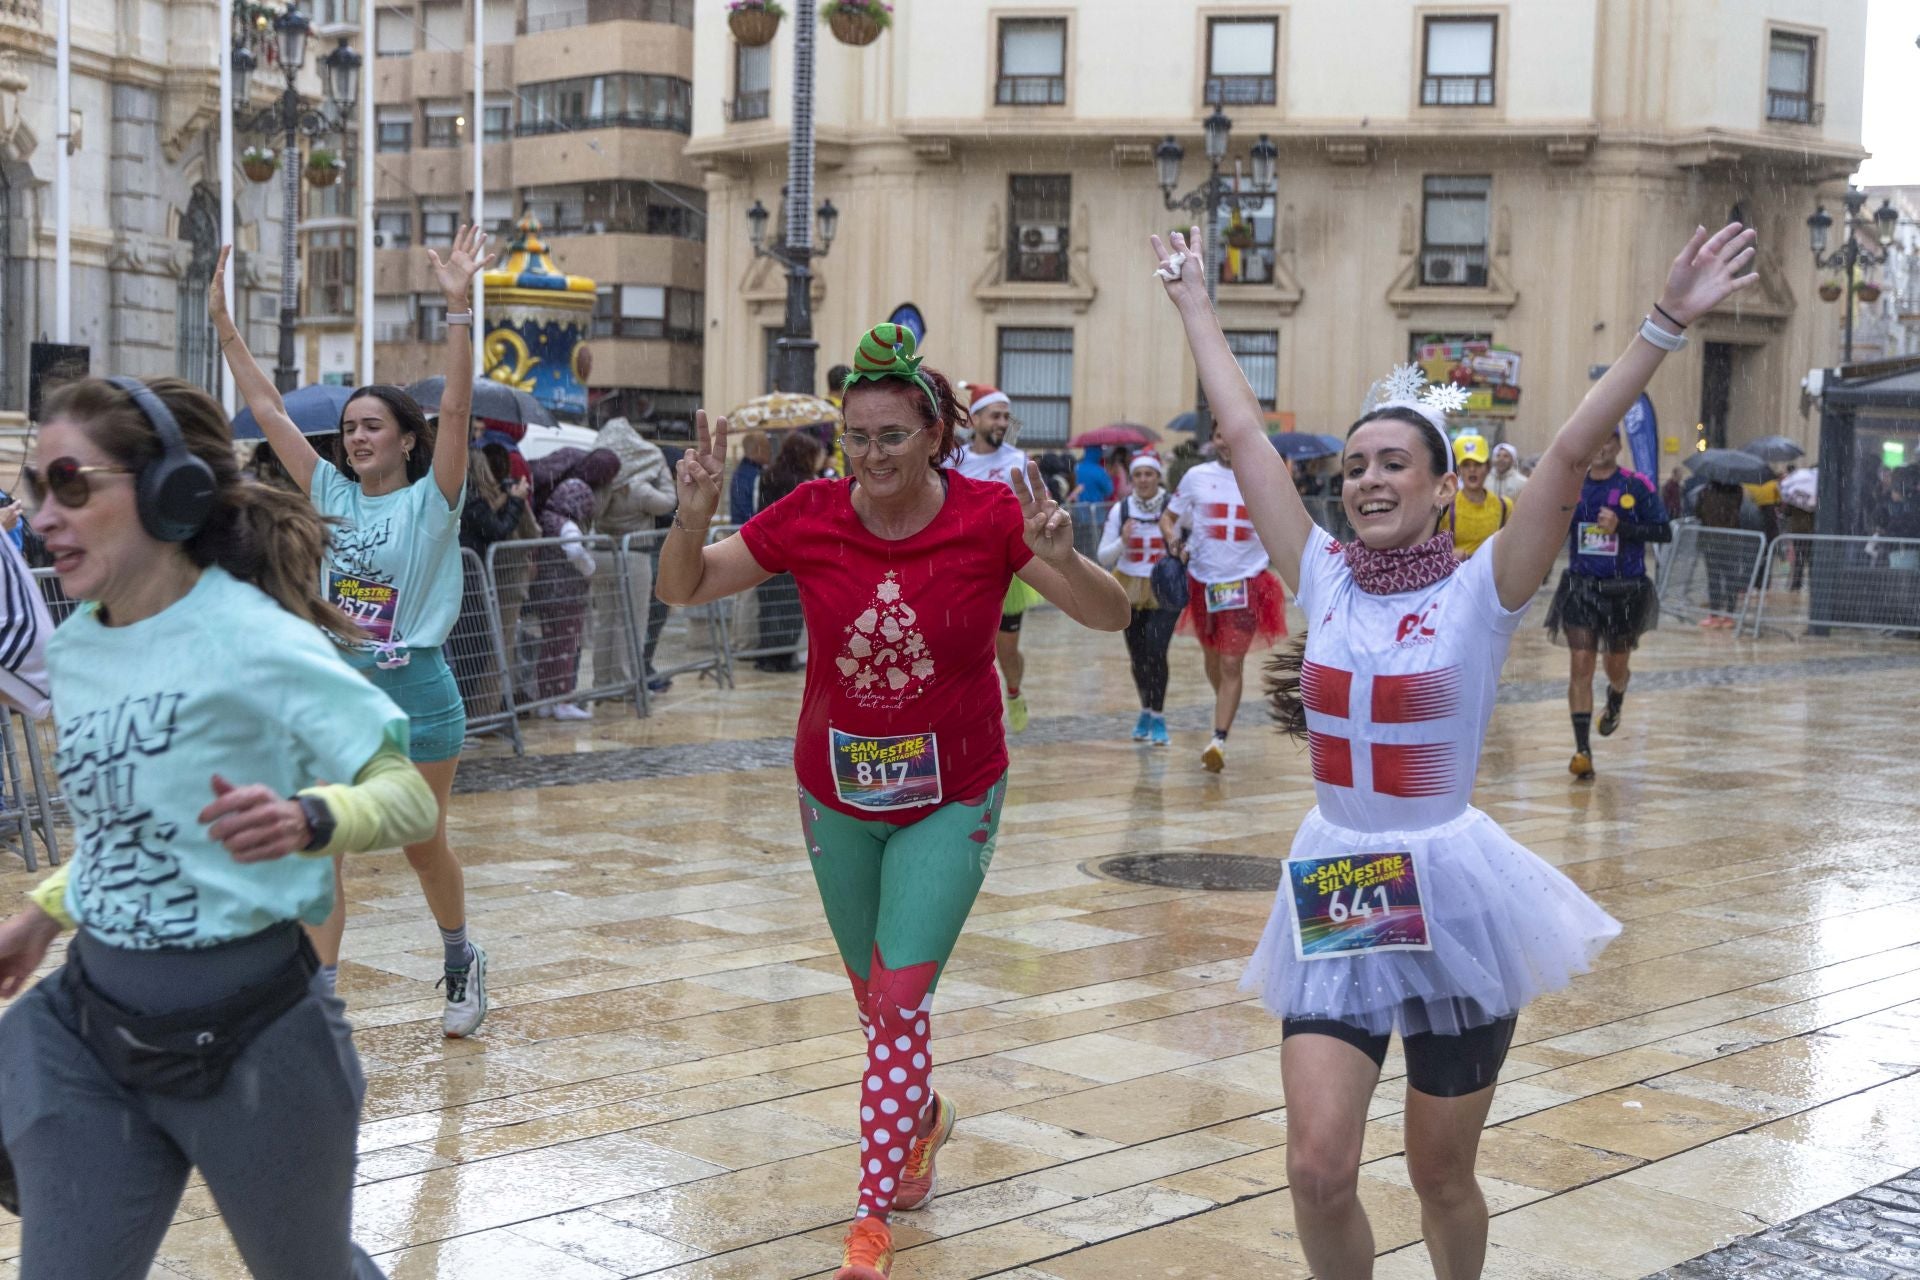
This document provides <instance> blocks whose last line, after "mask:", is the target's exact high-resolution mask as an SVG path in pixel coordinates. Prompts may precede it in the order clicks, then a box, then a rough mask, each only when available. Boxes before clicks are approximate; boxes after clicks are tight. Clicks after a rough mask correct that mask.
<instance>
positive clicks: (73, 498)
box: [20, 458, 133, 515]
mask: <svg viewBox="0 0 1920 1280" xmlns="http://www.w3.org/2000/svg"><path fill="white" fill-rule="evenodd" d="M132 474H133V468H132V467H84V466H81V465H80V462H79V460H78V459H76V458H55V459H54V460H53V461H52V462H49V463H48V464H47V469H46V472H45V473H44V474H42V472H41V470H40V468H38V467H36V466H34V465H33V464H32V463H28V464H26V465H25V466H23V467H21V468H20V482H21V487H22V488H23V489H25V490H26V498H27V502H26V507H27V512H28V514H30V515H32V514H37V513H38V512H39V510H40V508H41V506H42V505H43V504H44V503H45V502H46V500H47V495H48V494H49V493H51V494H52V495H53V496H54V497H56V498H58V499H59V500H60V505H61V506H63V507H69V508H75V509H77V508H80V507H84V506H86V505H87V499H88V498H91V497H92V496H93V484H92V482H91V481H89V480H88V479H87V477H88V476H90V475H110V476H130V475H132Z"/></svg>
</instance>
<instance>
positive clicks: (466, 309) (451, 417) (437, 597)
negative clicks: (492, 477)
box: [207, 227, 493, 1037]
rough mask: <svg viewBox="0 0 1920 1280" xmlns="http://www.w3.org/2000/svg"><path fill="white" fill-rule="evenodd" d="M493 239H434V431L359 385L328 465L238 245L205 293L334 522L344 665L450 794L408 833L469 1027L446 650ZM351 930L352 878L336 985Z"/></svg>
mask: <svg viewBox="0 0 1920 1280" xmlns="http://www.w3.org/2000/svg"><path fill="white" fill-rule="evenodd" d="M486 243H487V235H486V233H485V232H484V231H482V230H480V228H479V227H466V228H463V229H462V230H461V232H460V234H459V235H457V236H455V237H454V240H453V248H452V249H451V250H450V251H449V252H448V253H447V257H446V260H445V261H442V260H441V258H440V256H439V255H438V254H436V253H435V252H434V251H433V250H431V249H429V250H427V257H428V258H429V259H430V260H431V261H432V263H433V270H434V274H435V275H436V276H437V277H438V279H439V281H440V288H441V290H442V291H443V292H444V293H445V294H446V299H447V343H446V350H447V360H446V374H447V385H446V391H445V393H444V396H443V398H442V400H441V402H440V425H439V429H438V431H437V432H436V430H435V428H434V427H432V426H430V425H429V424H428V422H427V418H426V414H425V413H423V412H422V411H421V408H420V406H419V405H418V404H416V403H415V402H414V399H413V397H412V396H410V395H408V394H407V393H406V392H404V391H402V390H401V389H400V388H398V387H390V386H383V385H377V384H376V385H373V386H366V387H362V388H360V389H359V390H358V391H356V392H354V393H353V398H352V399H351V400H349V401H347V404H346V407H345V408H344V409H342V410H341V412H340V442H339V445H338V447H337V449H336V456H335V458H334V460H333V461H331V462H329V461H327V460H325V459H323V458H322V457H320V455H319V454H317V453H315V452H314V449H313V446H312V445H311V444H309V443H307V438H306V437H305V436H303V435H301V434H300V428H298V427H296V426H295V425H294V424H293V419H292V418H290V417H288V416H287V409H286V404H285V402H284V401H282V400H281V398H280V393H279V392H278V391H277V390H275V389H274V386H273V381H272V380H271V379H270V378H268V377H267V374H266V371H265V370H264V369H262V368H261V367H260V365H259V363H258V362H257V361H256V360H255V359H254V358H253V353H252V352H250V351H248V350H247V344H246V342H245V341H244V340H243V339H242V338H241V336H240V330H239V329H238V328H236V327H235V325H234V323H233V318H232V317H231V316H229V315H228V314H227V308H226V302H225V300H224V299H225V278H226V270H227V255H228V254H229V253H230V252H231V251H232V249H231V246H229V247H228V248H225V249H222V250H221V251H220V262H219V266H218V267H217V268H215V270H214V273H213V285H212V287H211V288H210V289H209V290H208V294H207V296H208V309H209V311H210V312H211V314H212V316H213V324H214V331H215V332H216V333H218V334H219V337H220V350H221V351H222V352H223V353H224V354H225V355H226V359H227V367H228V368H229V369H231V370H233V378H234V382H235V383H236V384H238V386H239V388H240V393H241V395H243V396H245V397H246V401H247V407H248V408H249V409H251V410H253V416H254V417H255V418H256V419H258V420H259V423H260V428H261V430H262V431H264V432H265V433H266V437H267V440H268V442H269V443H271V444H272V445H273V450H274V452H275V453H276V454H278V455H279V457H280V461H281V463H282V465H284V466H285V467H286V469H287V472H288V474H289V475H291V476H292V477H293V479H294V482H295V483H296V484H298V485H299V486H300V490H301V492H303V493H305V494H306V495H307V497H308V499H309V500H310V501H311V502H312V503H313V505H314V508H315V509H316V510H317V511H319V513H320V514H321V515H323V516H328V517H331V518H332V519H333V520H334V521H335V522H336V524H335V527H334V530H333V539H332V543H331V545H330V546H329V548H328V553H327V562H326V569H325V582H324V584H323V586H324V590H325V594H326V597H327V599H328V600H330V601H331V602H332V603H333V604H334V605H335V606H337V607H338V608H339V609H340V610H341V611H342V612H343V613H345V614H346V615H347V616H348V617H349V618H351V619H353V621H354V622H355V623H356V624H357V625H358V626H359V628H360V629H361V631H363V632H364V633H365V638H364V639H362V640H361V641H359V642H358V643H356V644H354V645H351V646H350V647H349V648H348V651H347V661H349V662H350V663H352V664H353V665H354V666H355V667H357V668H359V669H360V670H361V671H362V672H363V673H364V674H365V675H366V677H367V678H368V679H369V680H371V681H373V683H374V685H375V686H376V687H378V688H379V689H381V690H382V691H383V692H385V693H386V694H387V695H388V696H389V697H391V698H392V699H393V700H394V701H395V702H396V703H398V704H399V706H400V709H401V710H402V711H404V712H406V713H407V719H408V720H409V721H410V722H411V723H412V731H413V746H412V752H413V762H414V763H415V764H416V765H418V766H419V768H420V772H421V773H422V774H423V775H424V776H425V777H426V780H427V785H429V786H430V787H432V788H433V793H434V795H435V796H437V797H438V798H439V801H440V822H439V825H438V827H436V829H435V830H434V831H433V832H432V834H431V835H430V836H428V837H427V838H426V839H423V840H420V841H418V842H416V843H413V844H409V845H408V846H407V847H406V855H407V861H408V863H410V864H411V865H412V867H413V870H414V874H415V875H417V876H419V877H420V888H421V890H422V891H423V892H424V893H425V894H426V896H427V907H428V909H429V910H431V911H432V912H433V918H434V920H435V922H436V923H438V924H439V926H440V942H441V947H442V950H443V952H444V959H445V967H446V977H445V978H444V982H445V984H446V992H447V1003H446V1007H445V1009H444V1010H443V1011H442V1013H441V1019H440V1026H441V1030H442V1031H443V1032H444V1033H445V1034H446V1035H448V1036H452V1037H459V1036H470V1035H472V1034H473V1033H474V1032H475V1031H477V1030H479V1029H480V1023H481V1022H482V1021H483V1020H484V1019H485V1018H486V1016H487V953H486V952H485V951H484V950H482V949H481V948H480V947H479V945H478V944H476V943H472V942H470V941H468V939H467V887H466V876H465V874H464V873H463V872H462V871H461V868H460V860H459V859H458V858H456V857H455V856H454V853H453V850H452V849H451V848H450V847H448V844H447V802H448V800H449V799H450V798H451V797H452V795H453V775H454V771H455V770H456V769H458V768H459V767H460V746H461V743H462V742H464V741H465V739H466V733H467V711H466V704H465V703H464V702H463V701H462V700H461V698H460V686H459V684H458V683H456V682H455V680H454V678H453V669H452V668H451V667H449V666H448V665H447V659H446V655H445V654H444V653H443V652H442V651H441V646H442V645H443V644H445V642H446V639H447V634H448V632H450V631H452V630H453V624H454V623H455V622H456V621H457V620H458V619H459V617H460V593H461V574H460V515H461V512H462V509H463V508H464V506H465V501H466V500H465V492H466V484H467V458H468V450H467V409H468V406H469V405H470V404H471V403H472V401H473V345H472V342H471V340H470V337H469V334H470V331H471V327H472V325H473V308H472V304H471V301H470V298H471V294H470V292H469V290H470V288H471V284H472V280H473V276H474V273H475V272H477V271H480V270H482V269H484V268H485V267H486V265H487V264H488V263H489V262H492V261H493V255H492V254H488V253H485V248H486ZM345 930H346V894H345V892H344V882H342V885H341V886H340V888H339V889H338V890H337V891H336V892H335V894H334V907H333V915H332V916H331V917H329V918H328V920H327V921H326V923H325V924H324V925H323V926H322V927H320V928H319V929H317V930H316V931H315V933H314V945H315V946H316V947H318V948H319V951H320V958H321V960H322V961H323V962H324V964H325V967H326V973H327V978H328V980H329V981H332V979H333V976H334V973H335V972H336V971H337V969H338V968H339V964H340V937H341V934H342V933H344V932H345Z"/></svg>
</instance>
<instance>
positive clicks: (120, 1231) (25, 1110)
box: [0, 974, 382, 1280]
mask: <svg viewBox="0 0 1920 1280" xmlns="http://www.w3.org/2000/svg"><path fill="white" fill-rule="evenodd" d="M317 983H318V975H316V984H317ZM323 991H324V989H323V988H321V987H319V986H318V985H316V987H315V989H314V990H313V992H312V993H310V994H309V995H308V996H307V998H306V999H304V1000H302V1001H301V1002H300V1003H299V1004H297V1005H295V1006H294V1007H293V1008H292V1009H290V1010H289V1011H288V1012H287V1013H285V1014H284V1015H282V1016H281V1017H280V1019H279V1020H278V1021H276V1022H274V1023H273V1025H271V1026H270V1027H268V1028H267V1029H266V1030H265V1031H264V1032H262V1033H261V1034H260V1036H259V1037H258V1038H257V1039H256V1040H254V1042H253V1043H252V1044H250V1045H248V1046H247V1049H246V1051H245V1052H244V1053H242V1054H241V1056H240V1059H239V1061H238V1062H236V1063H235V1064H234V1067H233V1073H232V1074H231V1075H230V1076H228V1077H227V1081H226V1084H225V1085H224V1086H223V1087H222V1088H221V1090H220V1092H219V1093H217V1094H215V1095H214V1096H213V1097H211V1098H205V1099H197V1100H187V1099H181V1098H163V1097H156V1096H150V1095H143V1094H137V1093H133V1092H130V1091H128V1090H126V1089H124V1088H122V1087H121V1086H120V1085H119V1084H117V1083H115V1082H114V1081H113V1080H112V1079H111V1078H110V1077H109V1076H108V1075H107V1073H106V1072H105V1071H104V1070H103V1069H102V1068H101V1066H100V1063H99V1060H98V1059H97V1058H95V1057H94V1055H93V1053H92V1051H91V1050H89V1049H88V1048H87V1047H86V1045H85V1044H83V1043H82V1042H81V1041H80V1040H79V1039H78V1038H77V1037H76V1036H75V1035H74V1033H73V1031H71V1030H70V1029H69V1028H70V1027H71V1026H72V1025H74V1023H75V1018H74V1013H73V1008H72V1004H71V1002H70V1001H69V1000H68V999H67V997H66V995H65V993H64V992H63V991H62V990H61V989H60V979H59V976H58V975H57V974H56V975H54V976H52V977H49V978H48V979H46V980H45V981H43V982H41V983H40V985H38V986H36V987H35V988H33V990H31V991H29V992H28V993H27V994H26V995H24V996H22V997H21V998H20V1000H19V1001H18V1003H16V1004H15V1005H14V1006H13V1008H11V1009H9V1010H8V1011H7V1013H6V1015H5V1017H4V1018H0V1133H4V1134H5V1141H6V1148H7V1153H8V1155H9V1156H10V1157H11V1158H12V1160H13V1167H14V1176H15V1177H16V1178H17V1179H18V1180H19V1186H20V1201H21V1204H20V1217H21V1245H20V1275H21V1277H22V1280H144V1278H145V1277H146V1275H147V1272H148V1269H149V1268H150V1267H151V1266H152V1263H153V1259H154V1255H155V1254H156V1253H157V1252H158V1251H159V1249H160V1241H161V1238H162V1237H163V1236H164V1235H165V1234H166V1232H167V1226H168V1223H169V1222H171V1220H172V1218H173V1215H174V1213H175V1211H176V1210H177V1209H178V1208H179V1205H180V1195H181V1192H182V1191H183V1190H185V1188H186V1185H187V1176H188V1174H189V1173H190V1172H191V1171H192V1170H194V1169H198V1170H199V1171H200V1173H201V1176H202V1177H204V1178H205V1179H206V1182H207V1188H208V1190H210V1191H211V1192H212V1193H213V1198H214V1202H215V1203H216V1204H217V1205H218V1206H219V1208H220V1214H221V1217H222V1218H223V1219H224V1220H225V1222H226V1225H227V1228H228V1230H230V1231H231V1232H232V1233H233V1239H234V1242H235V1243H236V1244H238V1245H239V1246H240V1254H241V1256H242V1257H243V1258H244V1259H245V1260H246V1264H247V1267H248V1269H249V1270H250V1271H251V1272H252V1273H253V1274H254V1275H256V1276H262V1277H265V1276H271V1277H274V1280H381V1276H382V1273H381V1271H380V1269H379V1268H378V1267H377V1266H375V1265H374V1263H373V1260H372V1259H371V1258H369V1257H368V1256H367V1255H366V1254H365V1253H364V1252H363V1251H361V1249H360V1248H359V1247H358V1246H356V1245H355V1244H353V1242H352V1240H351V1239H350V1236H349V1232H350V1228H351V1217H352V1210H353V1162H354V1138H355V1134H356V1131H357V1128H358V1124H359V1118H360V1100H361V1098H362V1096H363V1095H364V1094H365V1092H366V1081H365V1079H364V1077H363V1076H362V1075H361V1074H360V1062H359V1059H358V1057H357V1056H356V1055H355V1054H354V1051H353V1043H352V1040H351V1039H350V1035H349V1029H348V1027H347V1023H346V1019H345V1017H344V1016H343V1014H342V1008H343V1006H342V1005H341V1004H340V1002H339V1001H338V1000H336V999H334V998H333V997H331V996H328V995H325V994H323Z"/></svg>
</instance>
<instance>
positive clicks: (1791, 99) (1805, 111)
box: [1767, 89, 1827, 124]
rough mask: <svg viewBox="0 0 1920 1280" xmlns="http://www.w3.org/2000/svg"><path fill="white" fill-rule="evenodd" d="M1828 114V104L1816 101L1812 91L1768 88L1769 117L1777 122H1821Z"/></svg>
mask: <svg viewBox="0 0 1920 1280" xmlns="http://www.w3.org/2000/svg"><path fill="white" fill-rule="evenodd" d="M1826 115H1827V104H1826V103H1824V102H1815V101H1814V100H1813V95H1812V94H1810V93H1791V92H1787V91H1784V90H1780V89H1769V90H1767V119H1769V120H1771V121H1773V122H1775V123H1776V124H1819V123H1820V122H1821V121H1823V120H1825V119H1826Z"/></svg>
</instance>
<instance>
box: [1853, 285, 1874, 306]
mask: <svg viewBox="0 0 1920 1280" xmlns="http://www.w3.org/2000/svg"><path fill="white" fill-rule="evenodd" d="M1853 296H1854V297H1856V298H1858V299H1860V301H1862V302H1878V301H1880V286H1879V285H1877V284H1875V283H1874V282H1873V281H1871V280H1862V281H1861V282H1860V283H1859V284H1858V285H1856V286H1854V290H1853Z"/></svg>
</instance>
